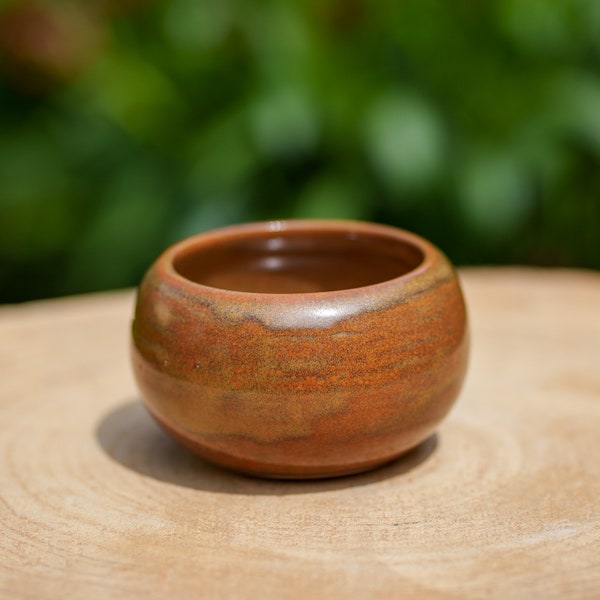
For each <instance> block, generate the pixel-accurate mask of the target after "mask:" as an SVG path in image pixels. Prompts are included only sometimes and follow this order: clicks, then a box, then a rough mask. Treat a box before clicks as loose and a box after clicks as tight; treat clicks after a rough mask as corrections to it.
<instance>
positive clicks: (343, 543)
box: [0, 268, 600, 600]
mask: <svg viewBox="0 0 600 600" xmlns="http://www.w3.org/2000/svg"><path fill="white" fill-rule="evenodd" d="M461 279H462V282H463V286H464V290H465V294H466V299H467V304H468V308H469V311H470V320H471V332H472V355H471V356H472V357H471V363H470V370H469V374H468V377H467V381H466V385H465V388H464V390H463V392H462V394H461V396H460V398H459V401H458V403H457V405H456V406H455V408H454V409H453V411H452V412H451V414H450V415H449V417H448V418H447V420H446V421H445V422H444V423H443V424H442V425H441V426H440V427H439V429H438V431H437V434H436V435H435V436H434V437H432V438H430V439H429V440H427V441H426V442H425V443H424V444H422V445H421V446H420V447H419V448H417V449H416V450H415V451H413V452H412V453H410V454H409V455H407V456H405V457H404V458H402V459H400V460H398V461H396V462H394V463H392V464H390V465H388V466H386V467H383V468H381V469H378V470H376V471H372V472H370V473H366V474H363V475H359V476H354V477H347V478H342V479H333V480H324V481H312V482H280V481H268V480H260V479H252V478H249V477H244V476H241V475H236V474H233V473H230V472H228V471H224V470H221V469H219V468H217V467H213V466H211V465H209V464H207V463H205V462H203V461H202V460H200V459H198V458H195V457H193V456H192V455H190V454H189V453H188V452H187V451H185V450H183V449H181V448H180V447H179V446H178V445H176V444H175V443H174V442H172V441H171V440H170V439H168V438H167V437H166V436H165V435H164V434H163V433H162V432H161V431H160V430H159V429H158V428H157V426H156V425H155V424H154V422H153V421H152V420H151V419H150V417H149V416H148V415H147V414H146V412H145V410H144V408H143V407H142V405H141V403H140V401H139V397H138V394H137V391H136V388H135V385H134V382H133V378H132V375H131V371H130V366H129V357H128V344H129V341H128V337H129V327H130V320H131V314H132V303H133V294H132V292H116V293H107V294H96V295H90V296H82V297H73V298H67V299H60V300H51V301H43V302H36V303H29V304H23V305H17V306H5V307H2V308H0V341H1V343H0V519H1V523H2V533H1V535H0V597H1V598H7V599H9V598H11V599H12V598H32V599H34V598H35V599H36V600H39V599H42V598H70V599H71V598H86V599H89V598H170V599H171V598H172V599H179V598H261V599H263V598H277V599H280V598H281V599H287V598H303V599H304V598H319V599H326V598H353V599H354V598H503V599H505V598H511V599H514V598H527V599H531V598H544V599H552V598H561V599H562V598H600V273H594V272H585V271H565V270H541V269H524V268H489V269H465V270H462V271H461Z"/></svg>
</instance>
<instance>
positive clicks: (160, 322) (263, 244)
mask: <svg viewBox="0 0 600 600" xmlns="http://www.w3.org/2000/svg"><path fill="white" fill-rule="evenodd" d="M467 356H468V332H467V319H466V311H465V305H464V302H463V297H462V294H461V290H460V287H459V284H458V281H457V278H456V275H455V273H454V270H453V268H452V266H451V265H450V263H449V262H448V260H447V259H446V257H445V256H444V255H443V254H442V253H441V252H440V251H439V250H437V249H436V248H435V247H434V246H433V245H432V244H430V243H429V242H427V241H426V240H424V239H422V238H420V237H418V236H416V235H414V234H411V233H408V232H406V231H402V230H399V229H396V228H393V227H388V226H384V225H376V224H371V223H362V222H353V221H310V220H309V221H275V222H268V223H256V224H248V225H238V226H232V227H228V228H223V229H220V230H216V231H212V232H208V233H203V234H199V235H197V236H195V237H192V238H189V239H187V240H184V241H182V242H180V243H178V244H176V245H174V246H172V247H171V248H169V249H168V250H167V251H166V252H165V253H164V254H163V255H162V256H160V257H159V258H158V260H157V261H156V262H155V263H154V265H153V266H152V267H151V268H150V270H149V271H148V273H147V274H146V276H145V277H144V280H143V281H142V283H141V285H140V288H139V291H138V299H137V306H136V312H135V320H134V323H133V343H132V361H133V370H134V373H135V376H136V379H137V382H138V385H139V388H140V390H141V393H142V396H143V399H144V401H145V403H146V406H147V408H148V409H149V411H150V413H151V414H152V415H153V416H154V417H155V419H156V420H157V421H158V423H159V424H160V425H161V426H162V427H163V428H164V429H165V430H166V431H167V432H168V433H170V434H171V435H172V436H173V437H175V438H176V439H177V440H179V441H180V442H181V443H183V444H184V445H185V446H187V447H188V448H189V449H191V450H192V451H194V452H196V453H198V454H200V455H201V456H203V457H205V458H206V459H208V460H211V461H213V462H215V463H218V464H220V465H223V466H226V467H229V468H232V469H235V470H238V471H242V472H246V473H251V474H255V475H261V476H267V477H283V478H308V477H329V476H335V475H344V474H349V473H355V472H359V471H363V470H366V469H369V468H371V467H374V466H377V465H379V464H382V463H384V462H387V461H389V460H392V459H393V458H395V457H397V456H399V455H401V454H402V453H404V452H406V451H407V450H409V449H411V448H413V447H414V446H415V445H417V444H418V443H419V442H421V441H423V440H424V439H426V438H427V437H428V436H429V435H431V433H432V432H433V430H434V428H435V427H436V425H437V424H438V423H439V422H440V420H441V419H442V418H443V417H444V416H445V415H446V414H447V412H448V411H449V409H450V408H451V406H452V404H453V403H454V401H455V399H456V396H457V394H458V392H459V390H460V387H461V384H462V381H463V377H464V374H465V370H466V364H467Z"/></svg>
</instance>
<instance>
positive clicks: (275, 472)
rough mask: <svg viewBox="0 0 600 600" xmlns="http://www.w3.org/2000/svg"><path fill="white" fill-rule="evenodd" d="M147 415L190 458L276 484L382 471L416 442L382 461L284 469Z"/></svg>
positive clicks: (285, 466) (380, 459)
mask: <svg viewBox="0 0 600 600" xmlns="http://www.w3.org/2000/svg"><path fill="white" fill-rule="evenodd" d="M146 408H147V409H148V412H149V413H150V415H151V416H152V417H153V419H154V420H155V421H156V422H157V423H158V425H159V426H160V427H161V428H162V429H163V431H165V433H167V434H168V435H169V436H170V437H171V438H173V439H174V440H175V441H177V442H179V443H180V444H181V445H182V446H184V447H185V448H187V449H188V450H190V451H191V452H192V453H193V454H196V455H197V456H199V457H201V458H203V459H205V460H207V461H208V462H211V463H213V464H215V465H218V466H219V467H223V468H226V469H229V470H230V471H235V472H236V473H241V474H242V475H249V476H251V477H260V478H263V479H279V480H309V479H331V478H334V477H345V476H348V475H357V474H358V473H364V472H365V471H370V470H372V469H376V468H378V467H381V466H383V465H385V464H387V463H390V462H392V461H394V460H396V459H397V458H399V457H400V456H403V455H404V454H406V453H408V452H410V451H411V450H412V449H413V448H414V447H415V446H417V445H418V442H416V443H414V444H412V445H411V446H410V447H408V448H405V449H403V450H402V451H401V452H396V453H394V454H392V455H388V456H385V457H383V458H377V459H371V460H368V461H364V462H359V463H350V464H336V465H286V464H272V463H263V462H260V461H255V460H252V459H246V458H243V457H237V456H234V455H231V454H226V453H224V452H220V451H219V450H214V449H212V448H209V447H208V446H206V445H204V444H202V443H200V442H197V441H195V440H192V439H190V438H188V437H187V436H185V435H183V434H182V433H181V432H179V431H177V429H176V428H174V427H173V426H172V425H170V424H169V423H167V422H166V421H165V420H164V419H162V418H161V417H160V416H159V415H157V414H156V413H154V412H153V411H152V410H150V409H149V407H146Z"/></svg>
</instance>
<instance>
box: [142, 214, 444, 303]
mask: <svg viewBox="0 0 600 600" xmlns="http://www.w3.org/2000/svg"><path fill="white" fill-rule="evenodd" d="M302 231H305V232H307V233H308V232H319V233H327V232H328V231H329V232H346V233H350V234H356V235H360V234H365V235H371V236H373V235H374V236H380V237H386V238H388V239H393V240H396V241H398V242H402V243H404V244H409V245H412V246H415V247H416V248H417V249H418V250H419V251H420V252H421V254H422V260H421V261H420V263H419V264H418V265H417V266H416V267H415V268H413V269H411V270H410V271H407V272H406V273H403V274H401V275H399V276H397V277H393V278H391V279H384V280H382V281H379V282H376V283H372V284H369V285H364V286H356V287H351V288H342V289H338V290H328V291H317V292H248V291H240V290H233V289H228V288H220V287H213V286H210V285H206V284H204V283H199V282H197V281H193V280H192V279H189V278H187V277H185V276H183V275H182V274H180V273H179V272H178V270H177V269H176V268H175V260H176V257H177V256H178V255H179V254H180V253H181V252H182V251H184V250H189V249H190V248H194V247H201V246H204V245H206V246H208V245H210V244H211V243H212V242H216V241H219V242H222V241H223V237H224V236H227V237H229V238H231V239H232V240H236V239H238V240H239V239H243V238H246V237H248V236H251V235H259V234H264V233H274V234H281V233H284V232H302ZM443 256H444V255H443V253H442V252H441V250H439V249H438V248H437V247H436V246H435V245H434V244H432V243H431V242H429V241H428V240H426V239H425V238H423V237H421V236H419V235H417V234H416V233H412V232H410V231H407V230H405V229H401V228H398V227H395V226H392V225H385V224H381V223H374V222H370V221H359V220H347V219H277V220H269V221H254V222H248V223H241V224H234V225H227V226H224V227H219V228H216V229H211V230H207V231H203V232H200V233H197V234H194V235H192V236H189V237H187V238H184V239H182V240H180V241H178V242H176V243H174V244H172V245H171V246H169V247H168V248H167V249H166V250H165V251H164V252H163V253H162V254H161V255H160V256H159V257H158V259H157V260H156V262H155V263H154V265H153V267H154V268H155V269H157V271H158V274H159V276H160V277H162V278H166V279H167V280H169V281H171V282H173V283H176V284H178V285H183V286H184V287H185V288H186V289H188V290H189V291H190V292H192V293H193V292H194V291H196V292H200V291H204V292H207V293H211V294H215V293H217V294H219V295H222V296H223V297H230V298H234V297H238V298H240V299H251V298H255V299H258V298H260V299H261V300H263V301H268V299H270V298H271V299H275V300H276V299H279V300H281V299H283V298H286V299H288V300H291V299H292V298H294V299H297V300H310V299H311V298H321V299H326V298H330V299H332V298H335V297H343V296H346V295H348V294H351V295H356V294H359V293H361V291H363V292H365V291H373V292H375V291H376V290H381V289H385V288H389V287H390V286H397V285H398V284H401V283H408V282H410V281H412V280H414V279H416V278H419V277H420V276H422V275H423V274H424V273H427V272H429V271H431V270H432V269H433V267H434V266H435V265H436V264H437V263H439V262H440V258H441V257H443Z"/></svg>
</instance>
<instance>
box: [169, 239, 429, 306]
mask: <svg viewBox="0 0 600 600" xmlns="http://www.w3.org/2000/svg"><path fill="white" fill-rule="evenodd" d="M422 261H423V252H422V251H421V250H420V249H419V248H418V247H417V246H416V245H414V244H411V243H409V242H408V241H404V240H401V239H398V238H396V237H393V236H391V235H390V236H386V235H376V234H375V235H373V234H365V233H356V232H350V231H339V230H331V231H310V232H307V231H296V230H291V231H280V232H257V233H251V234H244V235H239V234H238V235H234V236H226V235H225V236H223V238H222V239H220V240H219V241H216V242H211V243H210V244H205V243H199V244H196V245H194V244H190V245H189V246H186V247H184V248H183V249H182V250H181V251H180V252H179V253H178V254H177V255H176V256H175V259H174V267H175V270H176V271H177V272H178V273H179V274H180V275H181V276H182V277H185V278H186V279H189V280H190V281H194V282H196V283H200V284H203V285H207V286H211V287H215V288H221V289H226V290H232V291H239V292H255V293H270V294H296V293H309V292H326V291H335V290H343V289H352V288H358V287H363V286H368V285H373V284H376V283H381V282H383V281H388V280H390V279H394V278H396V277H400V276H401V275H405V274H406V273H408V272H410V271H412V270H413V269H416V268H417V267H418V266H419V265H420V264H421V262H422Z"/></svg>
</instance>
